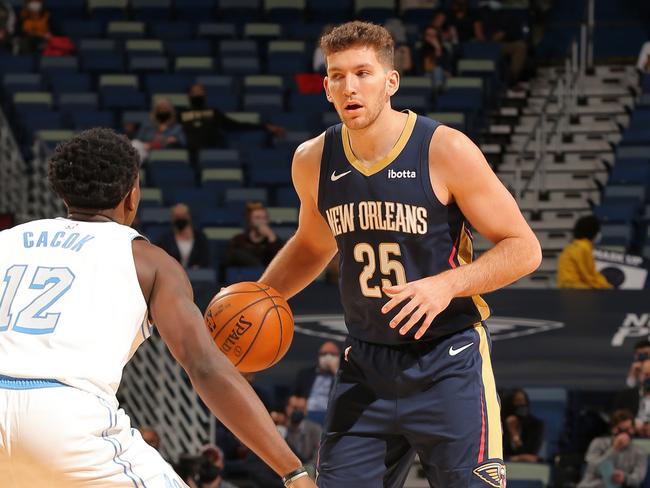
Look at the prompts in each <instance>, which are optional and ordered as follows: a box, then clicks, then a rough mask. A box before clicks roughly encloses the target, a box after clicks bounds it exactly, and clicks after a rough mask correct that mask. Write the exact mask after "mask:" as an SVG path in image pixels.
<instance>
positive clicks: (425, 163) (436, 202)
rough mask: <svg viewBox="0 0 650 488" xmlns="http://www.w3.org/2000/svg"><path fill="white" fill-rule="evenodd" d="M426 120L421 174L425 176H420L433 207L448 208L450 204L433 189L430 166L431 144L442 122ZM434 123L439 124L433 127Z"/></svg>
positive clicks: (421, 152) (421, 150) (421, 155)
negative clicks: (441, 198) (445, 202)
mask: <svg viewBox="0 0 650 488" xmlns="http://www.w3.org/2000/svg"><path fill="white" fill-rule="evenodd" d="M424 120H426V122H425V124H426V126H425V134H424V137H423V138H422V145H421V147H420V174H422V176H423V177H422V178H420V183H421V184H422V191H424V194H425V195H426V197H427V200H429V203H430V204H431V205H432V206H433V207H439V208H444V209H447V208H448V205H445V204H444V203H442V202H441V201H440V199H439V198H438V197H437V196H436V193H435V192H434V191H433V186H432V184H431V172H430V166H429V165H430V161H429V147H430V146H431V140H432V138H433V135H434V134H435V132H436V130H437V129H438V127H440V126H441V125H442V124H439V123H437V122H434V121H433V120H431V119H428V118H427V119H424ZM432 124H437V125H434V126H433V127H432V126H431V125H432Z"/></svg>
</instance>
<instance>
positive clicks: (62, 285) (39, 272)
mask: <svg viewBox="0 0 650 488" xmlns="http://www.w3.org/2000/svg"><path fill="white" fill-rule="evenodd" d="M26 271H27V265H26V264H16V265H14V266H12V267H11V268H9V269H8V270H7V272H6V273H5V276H4V279H3V281H2V284H3V288H4V289H3V290H2V294H1V295H0V332H3V331H5V330H8V329H9V328H10V327H12V329H13V330H14V331H16V332H22V333H24V334H49V333H51V332H54V329H55V328H56V324H57V322H58V321H59V316H60V315H61V313H60V312H48V310H49V308H50V307H51V306H52V305H54V304H55V303H56V302H57V301H58V300H59V299H60V298H61V297H62V296H63V295H64V294H65V293H66V292H67V291H68V290H69V289H70V287H71V286H72V282H73V281H74V279H75V276H74V273H72V271H70V270H69V269H68V268H50V267H46V266H39V267H38V268H36V271H35V272H34V275H33V276H32V280H31V283H30V284H29V285H28V287H27V288H28V289H30V290H43V291H42V293H39V294H38V295H37V296H36V297H35V298H34V299H33V300H32V301H31V302H30V303H29V304H28V305H27V306H26V307H24V308H23V309H22V310H20V311H19V312H17V313H15V314H14V313H13V312H14V311H13V310H12V305H13V302H14V299H15V298H16V295H17V294H18V292H19V291H22V292H23V293H24V292H25V287H23V289H22V290H21V286H20V285H21V284H22V281H23V278H24V277H25V273H26ZM14 316H15V318H14Z"/></svg>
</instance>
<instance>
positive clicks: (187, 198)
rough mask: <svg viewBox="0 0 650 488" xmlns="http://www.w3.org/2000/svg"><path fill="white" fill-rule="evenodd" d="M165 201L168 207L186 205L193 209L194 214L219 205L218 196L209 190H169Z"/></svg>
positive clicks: (166, 192) (186, 188)
mask: <svg viewBox="0 0 650 488" xmlns="http://www.w3.org/2000/svg"><path fill="white" fill-rule="evenodd" d="M164 200H165V203H166V204H167V205H175V204H177V203H185V204H187V205H188V206H189V207H190V208H191V209H192V213H196V212H199V211H202V210H203V209H204V208H206V207H214V206H215V205H216V204H217V197H216V195H215V194H214V192H212V191H211V190H209V189H207V188H192V187H189V188H188V187H185V188H167V189H166V191H165V192H164ZM197 216H198V215H197Z"/></svg>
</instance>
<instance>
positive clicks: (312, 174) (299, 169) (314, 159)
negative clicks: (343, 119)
mask: <svg viewBox="0 0 650 488" xmlns="http://www.w3.org/2000/svg"><path fill="white" fill-rule="evenodd" d="M324 146H325V132H323V133H321V134H320V135H318V136H316V137H314V138H312V139H309V140H307V141H305V142H303V143H302V144H300V145H299V146H298V148H297V149H296V152H295V153H294V155H293V163H292V165H291V175H292V178H293V182H294V185H295V186H296V191H298V193H299V194H300V193H301V191H302V190H304V189H309V191H310V193H312V194H313V195H315V194H316V193H317V190H318V175H319V172H320V162H321V158H322V156H323V147H324Z"/></svg>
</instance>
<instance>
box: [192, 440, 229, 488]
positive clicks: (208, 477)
mask: <svg viewBox="0 0 650 488" xmlns="http://www.w3.org/2000/svg"><path fill="white" fill-rule="evenodd" d="M201 457H202V458H203V459H204V462H203V463H201V466H200V468H199V476H198V477H199V480H198V481H199V483H198V484H199V488H201V487H207V488H237V487H236V486H235V485H233V484H232V483H230V482H228V481H226V480H225V479H224V476H223V472H224V468H225V456H224V455H223V451H222V450H221V448H220V447H219V446H215V445H214V444H209V445H207V446H203V448H202V450H201ZM206 463H207V464H206ZM208 465H211V466H213V467H214V468H216V469H211V468H209V467H208ZM213 476H214V477H213Z"/></svg>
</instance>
